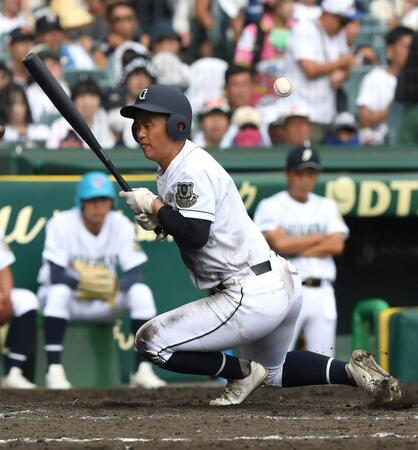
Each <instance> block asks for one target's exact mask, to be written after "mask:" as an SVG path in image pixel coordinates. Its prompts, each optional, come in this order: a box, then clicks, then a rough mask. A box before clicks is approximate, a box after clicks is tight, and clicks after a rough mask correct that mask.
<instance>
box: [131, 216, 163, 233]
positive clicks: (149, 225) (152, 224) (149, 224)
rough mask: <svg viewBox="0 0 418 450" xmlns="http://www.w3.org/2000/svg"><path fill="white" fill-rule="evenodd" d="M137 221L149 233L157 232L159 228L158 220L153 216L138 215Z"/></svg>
mask: <svg viewBox="0 0 418 450" xmlns="http://www.w3.org/2000/svg"><path fill="white" fill-rule="evenodd" d="M135 220H136V223H137V224H138V225H139V226H140V227H141V228H143V229H144V230H147V231H152V230H155V229H156V228H157V226H158V222H157V219H156V218H155V216H153V215H152V214H145V213H142V214H137V215H136V216H135Z"/></svg>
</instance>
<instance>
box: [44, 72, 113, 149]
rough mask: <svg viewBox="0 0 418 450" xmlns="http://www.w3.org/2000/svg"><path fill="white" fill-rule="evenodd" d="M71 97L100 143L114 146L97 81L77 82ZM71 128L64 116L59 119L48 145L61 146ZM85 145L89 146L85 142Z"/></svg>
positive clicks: (53, 126) (52, 129)
mask: <svg viewBox="0 0 418 450" xmlns="http://www.w3.org/2000/svg"><path fill="white" fill-rule="evenodd" d="M71 99H72V101H73V102H74V104H75V106H76V108H77V109H78V110H79V111H80V114H81V115H82V117H83V118H84V120H85V121H86V122H87V124H88V126H89V127H90V129H91V130H92V131H93V134H94V135H95V137H96V139H97V140H98V141H99V143H100V145H101V146H102V147H103V148H112V147H113V146H114V145H115V138H114V136H113V134H112V132H111V130H110V127H109V124H108V119H107V114H106V112H105V110H104V109H103V108H102V107H101V103H102V92H101V90H100V88H99V86H98V85H97V84H96V82H95V81H93V80H92V79H90V78H87V79H85V80H81V81H79V82H78V83H76V84H75V85H74V87H73V88H72V90H71ZM69 130H71V126H70V125H69V124H68V122H67V121H66V120H65V119H64V118H63V117H61V118H59V119H57V120H56V121H55V122H54V123H53V124H52V127H51V133H50V135H49V138H48V142H47V147H48V148H59V147H60V146H61V144H62V142H63V141H64V142H65V141H66V140H67V139H68V131H69ZM83 147H84V148H87V147H88V146H87V144H86V143H85V142H83Z"/></svg>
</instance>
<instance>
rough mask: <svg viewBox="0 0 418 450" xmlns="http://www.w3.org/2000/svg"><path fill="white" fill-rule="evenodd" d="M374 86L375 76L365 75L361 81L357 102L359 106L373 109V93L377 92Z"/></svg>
mask: <svg viewBox="0 0 418 450" xmlns="http://www.w3.org/2000/svg"><path fill="white" fill-rule="evenodd" d="M373 84H374V83H373V76H372V74H371V73H370V74H367V75H365V77H364V78H363V79H362V80H361V83H360V88H359V94H358V96H357V100H356V103H357V106H367V107H368V108H370V109H373V105H374V104H375V102H374V101H373V95H374V94H373V93H374V92H375V88H374V86H373Z"/></svg>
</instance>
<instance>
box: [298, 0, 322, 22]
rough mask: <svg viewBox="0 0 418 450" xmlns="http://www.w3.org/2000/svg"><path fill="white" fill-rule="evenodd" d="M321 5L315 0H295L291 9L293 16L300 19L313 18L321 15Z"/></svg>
mask: <svg viewBox="0 0 418 450" xmlns="http://www.w3.org/2000/svg"><path fill="white" fill-rule="evenodd" d="M321 12H322V10H321V7H320V6H318V2H317V1H316V0H296V1H295V7H294V9H293V18H294V19H295V20H297V21H298V22H299V21H301V20H315V19H318V17H319V16H320V15H321Z"/></svg>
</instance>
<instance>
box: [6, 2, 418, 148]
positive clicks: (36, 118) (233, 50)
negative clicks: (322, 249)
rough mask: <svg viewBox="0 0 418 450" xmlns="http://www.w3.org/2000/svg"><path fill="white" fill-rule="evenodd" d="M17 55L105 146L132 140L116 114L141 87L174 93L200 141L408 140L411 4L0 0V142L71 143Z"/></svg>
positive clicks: (414, 117) (221, 144) (416, 57)
mask: <svg viewBox="0 0 418 450" xmlns="http://www.w3.org/2000/svg"><path fill="white" fill-rule="evenodd" d="M29 51H34V52H37V53H38V54H39V56H40V58H41V59H42V60H43V61H44V63H45V64H46V66H47V67H48V69H49V70H50V71H51V72H52V73H53V75H54V76H55V77H56V78H57V80H58V81H59V83H60V84H61V86H62V87H63V89H64V90H65V91H66V92H67V93H68V94H69V95H70V96H71V98H72V100H73V101H74V103H75V104H76V106H77V108H78V109H79V110H80V112H81V114H82V116H83V117H84V118H85V120H86V121H87V123H88V124H89V126H90V127H91V129H92V130H93V133H94V134H95V136H96V137H97V139H98V141H99V142H100V143H101V144H102V146H103V147H104V148H107V149H110V148H113V147H115V146H116V147H117V146H125V147H135V146H137V143H136V142H135V140H134V139H133V137H132V134H131V124H130V123H129V121H127V120H126V119H123V118H122V117H121V116H120V114H119V110H120V107H121V106H122V105H125V104H127V103H133V102H134V101H135V98H136V97H137V95H138V93H139V92H140V91H141V90H142V89H143V88H145V87H147V86H148V85H149V84H151V83H155V82H159V83H163V84H171V85H176V86H178V87H179V88H180V89H182V90H183V91H184V92H185V93H186V95H187V96H188V98H189V100H190V102H191V104H192V107H193V111H194V114H195V120H194V125H193V132H192V138H193V139H195V141H196V143H197V144H199V145H200V146H202V147H215V148H223V149H226V148H230V147H269V146H274V145H280V144H284V145H290V146H296V145H306V144H307V143H309V142H311V143H313V144H330V145H341V146H350V147H354V146H358V145H371V146H377V145H385V144H414V143H418V87H417V83H416V79H417V76H418V1H417V0H362V1H355V2H354V1H353V0H322V1H316V0H177V1H174V0H137V1H132V2H130V1H124V0H0V123H2V124H4V125H5V126H6V132H5V134H4V137H3V139H2V140H1V141H0V146H4V145H9V144H11V145H13V143H16V142H24V143H26V145H37V143H38V145H41V146H45V145H46V147H47V148H51V149H57V148H62V147H84V146H85V143H83V141H82V140H81V139H80V138H79V136H78V135H77V134H76V133H75V132H74V131H73V130H72V129H71V127H70V126H69V125H68V124H67V122H66V121H65V120H64V119H63V118H61V117H60V116H59V114H58V112H57V110H56V108H55V106H54V105H52V103H51V102H50V101H49V99H48V98H47V97H46V96H45V94H44V93H43V92H42V90H41V89H40V88H39V86H38V85H37V84H36V83H34V82H33V81H32V80H31V77H30V75H29V73H28V72H27V71H26V69H25V67H24V65H23V64H22V59H23V58H24V56H25V55H26V54H27V53H28V52H29ZM280 76H286V77H288V78H289V79H290V80H291V81H292V82H293V87H294V92H293V94H292V95H291V96H290V97H288V98H278V97H277V96H276V95H275V94H274V93H273V89H272V86H273V83H274V80H275V79H276V78H278V77H280ZM39 143H41V144H39Z"/></svg>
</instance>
